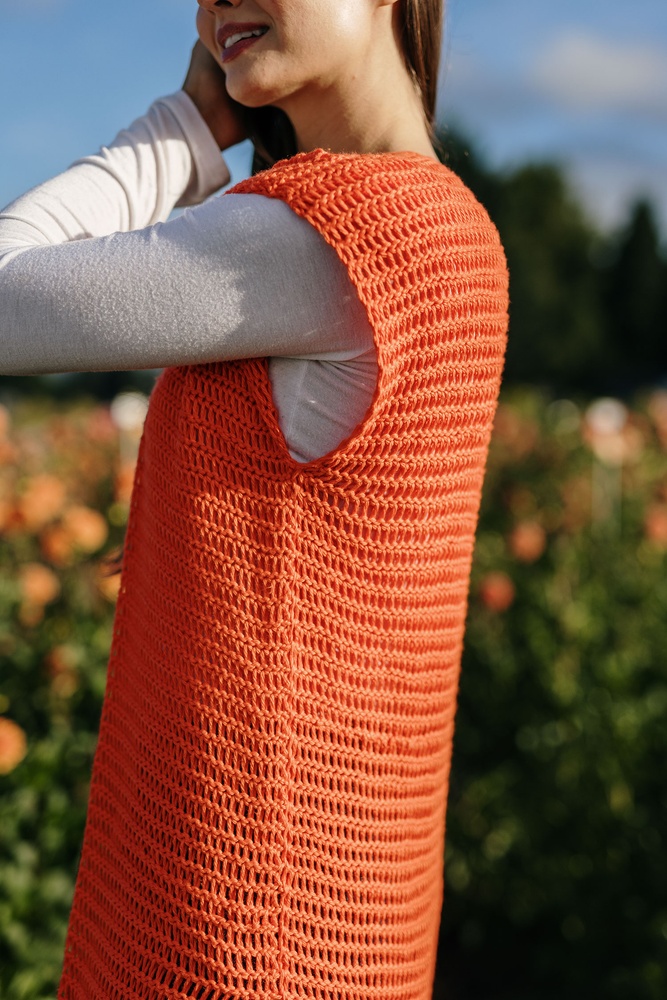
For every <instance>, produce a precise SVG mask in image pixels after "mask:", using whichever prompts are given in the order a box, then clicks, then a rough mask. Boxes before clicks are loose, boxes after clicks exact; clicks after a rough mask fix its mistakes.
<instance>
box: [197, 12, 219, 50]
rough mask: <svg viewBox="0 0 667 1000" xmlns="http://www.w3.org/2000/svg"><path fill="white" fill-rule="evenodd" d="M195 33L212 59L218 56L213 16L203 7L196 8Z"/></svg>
mask: <svg viewBox="0 0 667 1000" xmlns="http://www.w3.org/2000/svg"><path fill="white" fill-rule="evenodd" d="M196 24H197V34H198V35H199V38H200V40H201V42H202V44H203V45H205V46H206V48H207V49H208V51H209V52H210V53H211V55H212V56H213V58H214V59H217V58H218V47H217V45H216V42H215V17H214V15H213V14H209V12H208V11H206V10H204V8H203V7H199V8H198V9H197V21H196Z"/></svg>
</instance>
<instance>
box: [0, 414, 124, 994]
mask: <svg viewBox="0 0 667 1000" xmlns="http://www.w3.org/2000/svg"><path fill="white" fill-rule="evenodd" d="M6 415H7V414H6V411H5V410H4V409H3V408H2V407H0V565H1V566H2V576H1V579H0V997H2V998H3V1000H46V998H50V997H53V996H54V995H55V989H56V985H57V982H58V979H59V976H60V969H61V966H62V957H63V950H64V940H65V931H66V927H67V919H68V916H69V910H70V906H71V902H72V893H73V887H74V876H75V871H76V865H77V859H78V855H79V850H80V846H81V841H82V836H83V828H84V821H85V815H86V807H87V800H88V786H89V778H90V771H91V765H92V759H93V754H94V749H95V744H96V740H97V729H98V725H99V715H100V708H101V701H102V697H103V693H104V685H105V678H106V659H107V656H108V649H109V645H110V641H111V626H112V615H113V604H112V600H111V599H112V598H113V583H110V582H109V581H104V580H102V579H101V578H100V577H99V574H98V570H97V561H98V557H97V556H92V552H94V551H96V550H98V549H99V548H100V546H101V545H102V544H104V542H105V540H106V538H107V534H108V530H109V526H108V522H107V520H106V517H105V518H104V519H103V518H102V517H101V516H100V514H99V513H98V512H99V511H100V510H101V511H103V512H104V513H105V515H107V516H108V517H110V519H111V521H113V522H114V526H113V527H112V531H111V534H112V536H114V535H115V536H117V535H118V532H119V531H120V530H121V527H122V523H123V520H124V516H125V510H126V507H125V504H124V502H118V501H117V499H116V498H115V497H114V484H113V481H112V477H111V472H112V469H113V467H114V463H115V461H116V452H117V440H116V431H115V428H113V427H112V426H111V423H110V421H109V419H108V412H107V411H106V410H105V409H102V408H93V407H90V406H86V407H84V408H81V407H76V408H74V409H72V408H71V407H70V408H69V409H68V412H67V413H64V412H62V413H61V412H58V411H57V410H54V409H53V407H51V406H50V407H48V408H47V409H44V408H43V407H41V406H38V407H35V406H34V405H33V406H31V407H23V408H21V412H20V413H17V415H16V422H15V426H14V428H12V429H11V430H9V431H8V432H7V433H6V434H3V433H2V428H3V423H6ZM3 418H4V419H3ZM35 567H37V571H36V572H35ZM103 590H106V593H107V596H106V597H105V596H104V593H103V592H102V591H103ZM22 734H27V753H26V754H25V757H24V758H23V759H22V760H21V759H20V757H21V755H22V749H21V742H20V741H21V738H22ZM17 758H18V762H17ZM14 764H15V766H14Z"/></svg>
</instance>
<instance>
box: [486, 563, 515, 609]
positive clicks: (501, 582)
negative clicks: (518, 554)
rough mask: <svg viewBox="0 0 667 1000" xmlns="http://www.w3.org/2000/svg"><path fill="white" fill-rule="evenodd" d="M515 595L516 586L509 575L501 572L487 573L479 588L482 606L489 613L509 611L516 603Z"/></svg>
mask: <svg viewBox="0 0 667 1000" xmlns="http://www.w3.org/2000/svg"><path fill="white" fill-rule="evenodd" d="M514 595H515V590H514V584H513V583H512V581H511V580H510V578H509V576H508V575H507V573H503V572H502V571H500V570H497V571H494V572H492V573H487V574H486V576H485V577H484V579H483V580H482V582H481V584H480V587H479V596H480V599H481V601H482V604H484V605H485V607H487V608H488V609H489V611H496V612H502V611H507V609H508V608H509V607H510V606H511V605H512V603H513V601H514Z"/></svg>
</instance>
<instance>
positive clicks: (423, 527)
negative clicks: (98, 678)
mask: <svg viewBox="0 0 667 1000" xmlns="http://www.w3.org/2000/svg"><path fill="white" fill-rule="evenodd" d="M235 190H236V191H244V192H256V193H257V194H261V195H265V196H268V197H273V198H281V199H283V200H284V201H286V202H287V204H289V205H290V206H291V207H292V208H293V209H294V211H296V212H297V213H298V214H299V215H301V216H302V217H303V218H305V219H306V220H308V221H309V222H310V223H311V224H312V225H313V226H315V227H316V228H317V229H318V230H319V231H320V233H322V235H323V236H324V237H325V239H327V240H328V241H329V242H330V243H331V244H332V245H333V247H335V249H336V251H337V252H338V254H339V256H340V258H341V259H342V260H343V262H344V263H345V265H346V267H347V269H348V272H349V274H350V277H351V280H352V282H353V283H354V285H355V286H356V289H357V291H358V294H359V296H360V298H361V300H362V302H363V303H364V305H365V307H366V309H367V311H368V315H369V319H370V321H371V325H372V327H373V329H374V333H375V338H376V346H377V351H378V364H379V371H380V374H379V381H378V387H377V391H376V395H375V398H374V401H373V403H372V404H371V407H370V409H369V411H368V413H367V415H366V418H365V420H364V422H363V424H362V425H361V426H360V427H359V428H357V430H356V432H355V433H354V434H353V435H352V436H351V437H350V438H349V439H348V440H347V441H345V442H343V443H342V444H341V445H340V446H339V447H338V448H336V449H335V451H333V452H331V453H330V454H328V455H326V456H324V457H323V458H320V459H317V460H315V461H312V462H309V463H308V464H305V465H302V464H299V463H297V462H296V461H295V460H294V459H293V458H292V457H291V456H290V455H289V452H288V450H287V448H286V445H285V441H284V438H283V436H282V433H281V431H280V428H279V425H278V420H277V415H276V412H275V408H274V406H273V401H272V397H271V390H270V382H269V379H268V371H267V362H266V360H265V359H250V360H243V361H235V362H225V363H215V364H207V365H198V366H193V367H182V368H170V369H166V370H165V371H164V372H163V373H162V375H161V376H160V378H159V379H158V382H157V383H156V386H155V389H154V391H153V394H152V396H151V401H150V407H149V412H148V416H147V420H146V425H145V430H144V435H143V438H142V442H141V447H140V454H139V462H138V467H137V473H136V479H135V486H134V492H133V496H132V503H131V512H130V522H129V525H128V532H127V538H126V549H125V556H124V564H123V571H122V580H121V592H120V596H119V602H118V608H117V613H116V621H115V628H114V638H113V644H112V650H111V656H110V662H109V673H108V682H107V693H106V698H105V703H104V709H103V715H102V722H101V728H100V737H99V744H98V749H97V753H96V758H95V764H94V769H93V781H92V789H91V798H90V806H89V812H88V821H87V826H86V832H85V838H84V845H83V851H82V858H81V863H80V869H79V875H78V880H77V887H76V892H75V899H74V905H73V908H72V915H71V919H70V926H69V931H68V937H67V945H66V951H65V967H64V972H63V977H62V980H61V984H60V990H59V998H60V1000H167V998H168V1000H181V998H186V997H188V998H196V1000H242V998H250V997H255V998H256V997H263V998H267V1000H269V998H270V1000H285V998H288V997H289V998H296V997H299V998H312V1000H427V998H429V997H430V996H431V991H432V984H433V976H434V967H435V955H436V942H437V935H438V927H439V918H440V908H441V902H442V892H443V879H442V875H443V855H444V832H445V807H446V797H447V788H448V778H449V769H450V758H451V747H452V735H453V725H454V713H455V707H456V694H457V685H458V674H459V666H460V656H461V648H462V641H463V629H464V620H465V614H466V602H467V593H468V584H469V572H470V563H471V557H472V550H473V541H474V532H475V527H476V522H477V515H478V508H479V502H480V494H481V487H482V479H483V473H484V465H485V461H486V454H487V448H488V442H489V438H490V434H491V427H492V421H493V415H494V412H495V407H496V402H497V396H498V390H499V385H500V378H501V371H502V365H503V357H504V350H505V341H506V327H507V272H506V266H505V259H504V255H503V252H502V248H501V246H500V242H499V240H498V236H497V233H496V231H495V229H494V227H493V225H492V224H491V223H490V221H489V219H488V216H487V215H486V213H485V211H484V210H483V209H482V208H481V207H480V205H479V204H478V203H477V202H476V201H475V199H474V197H473V196H472V194H471V193H470V192H469V191H468V190H467V189H466V188H465V187H464V185H463V184H462V183H461V181H460V180H459V179H458V178H457V177H455V176H454V175H453V174H452V173H451V172H450V171H449V170H448V169H446V168H445V167H443V166H441V165H439V164H437V163H435V162H433V161H430V160H428V159H427V158H425V157H421V156H418V155H416V154H381V155H377V156H361V155H356V154H350V155H346V154H333V153H327V152H324V151H322V150H318V151H315V152H313V153H306V154H299V155H298V156H296V157H293V158H292V159H290V160H287V161H283V162H281V163H279V164H277V165H276V166H275V167H273V168H272V169H271V170H269V171H267V172H265V173H263V174H260V175H258V176H257V177H254V178H252V179H250V180H248V181H244V182H243V183H242V184H240V185H238V186H237V187H236V188H235ZM222 238H224V234H222ZM276 309H280V303H279V302H277V303H276Z"/></svg>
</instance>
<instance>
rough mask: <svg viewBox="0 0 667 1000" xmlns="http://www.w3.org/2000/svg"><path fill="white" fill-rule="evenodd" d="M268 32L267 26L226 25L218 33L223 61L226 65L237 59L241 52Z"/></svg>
mask: <svg viewBox="0 0 667 1000" xmlns="http://www.w3.org/2000/svg"><path fill="white" fill-rule="evenodd" d="M268 30H269V29H268V27H267V26H266V25H265V24H226V25H225V26H224V27H223V28H220V30H219V31H218V32H217V33H216V40H217V43H218V45H219V47H220V58H221V61H222V62H223V63H225V62H229V61H230V60H231V59H235V58H236V56H238V55H239V54H240V53H241V52H243V51H244V50H245V49H247V48H249V47H250V46H251V45H253V44H254V43H255V42H257V41H259V39H260V38H263V37H264V35H265V34H266V33H267V31H268ZM239 36H240V37H239Z"/></svg>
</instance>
